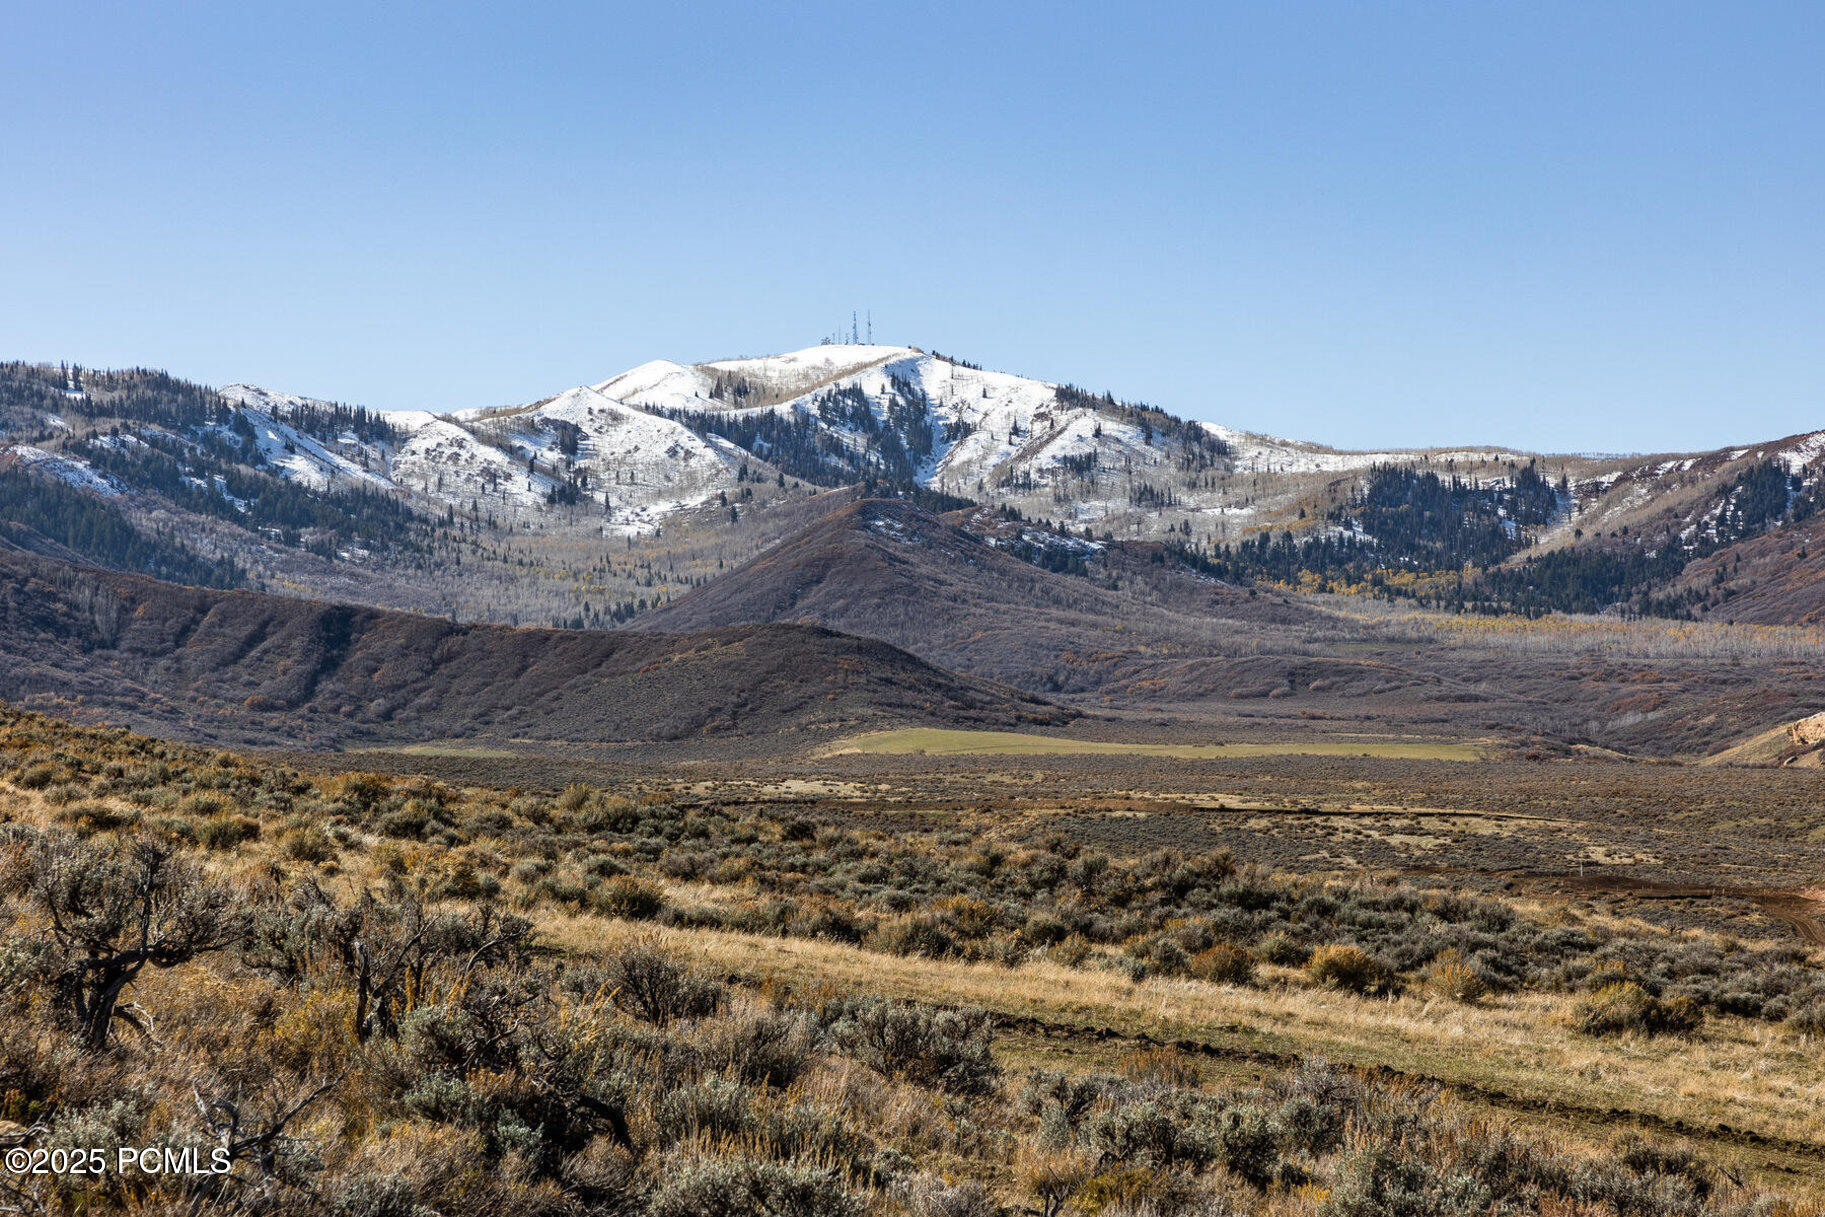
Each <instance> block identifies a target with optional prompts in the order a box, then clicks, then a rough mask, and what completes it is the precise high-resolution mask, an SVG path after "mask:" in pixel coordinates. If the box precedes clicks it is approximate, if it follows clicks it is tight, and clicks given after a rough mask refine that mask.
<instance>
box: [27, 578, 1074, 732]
mask: <svg viewBox="0 0 1825 1217" xmlns="http://www.w3.org/2000/svg"><path fill="white" fill-rule="evenodd" d="M0 654H4V655H5V657H6V663H5V664H4V666H0V699H3V700H6V701H10V702H13V703H16V704H19V705H24V706H28V707H33V708H39V709H51V710H55V711H56V712H58V713H61V714H65V715H70V716H75V717H83V718H94V719H100V720H104V721H109V722H118V723H123V724H127V725H131V726H134V727H138V728H142V729H146V730H156V731H158V732H160V733H161V734H175V735H179V736H184V737H188V738H194V739H202V740H209V741H220V742H234V743H244V744H287V745H298V744H304V745H308V746H336V745H346V744H351V743H357V742H375V741H389V740H391V741H411V742H416V741H423V740H435V739H441V738H449V737H467V738H475V739H491V738H492V739H508V738H514V739H538V740H557V741H576V742H607V741H621V740H665V739H681V738H689V737H695V736H702V735H759V734H766V733H773V732H781V731H802V730H808V729H813V728H817V727H824V726H845V727H847V726H852V725H855V724H876V723H890V722H902V721H904V722H933V723H940V722H953V721H956V722H972V723H995V724H1018V723H1025V722H1055V721H1062V719H1063V718H1064V717H1067V715H1066V714H1065V713H1064V712H1062V711H1059V710H1058V709H1057V708H1055V707H1052V706H1050V705H1047V704H1045V703H1043V702H1040V701H1038V700H1036V699H1033V698H1029V697H1024V696H1022V695H1019V694H1016V693H1014V692H1013V691H1012V690H1009V689H1006V688H1002V687H998V686H994V685H990V684H987V683H984V682H982V681H979V680H974V679H970V678H967V677H957V676H953V675H951V674H949V673H946V672H943V671H940V670H938V669H936V668H933V667H931V666H930V665H928V664H926V663H923V662H921V661H920V660H917V659H915V658H913V657H912V656H910V655H907V654H905V653H904V652H902V651H899V650H896V649H895V648H893V647H891V646H887V645H885V644H883V643H880V642H873V641H867V640H863V639H857V638H851V637H847V636H844V635H841V634H836V633H833V632H831V631H828V630H823V629H817V628H811V627H804V626H789V625H772V626H753V627H746V628H737V629H726V630H712V631H707V632H701V633H691V634H660V633H641V634H634V633H626V632H604V631H564V630H548V629H510V628H506V627H502V626H488V625H458V624H454V623H451V622H449V621H444V620H439V619H436V618H431V617H423V616H416V615H411V614H405V613H390V612H382V611H379V610H375V609H368V608H355V607H349V606H344V605H332V604H323V603H319V602H314V601H306V600H297V599H291V598H287V597H278V596H265V595H259V594H256V593H251V592H222V591H211V590H203V589H197V588H185V587H178V586H174V585H171V584H167V583H160V582H157V581H155V580H151V579H145V578H140V577H134V576H126V575H119V574H113V573H109V572H104V571H100V570H97V569H95V568H90V567H80V566H75V565H72V564H69V563H65V562H58V561H54V560H50V559H46V558H42V557H37V556H33V555H26V554H22V553H18V552H0Z"/></svg>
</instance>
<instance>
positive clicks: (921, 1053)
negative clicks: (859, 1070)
mask: <svg viewBox="0 0 1825 1217" xmlns="http://www.w3.org/2000/svg"><path fill="white" fill-rule="evenodd" d="M831 1035H832V1036H833V1037H834V1038H835V1040H836V1042H837V1043H838V1044H839V1045H840V1046H841V1047H842V1048H843V1050H844V1051H846V1052H848V1053H849V1054H850V1055H851V1056H853V1057H855V1058H856V1059H857V1060H859V1061H861V1062H862V1063H863V1064H865V1065H868V1066H869V1067H871V1068H873V1069H876V1070H878V1071H879V1072H881V1073H883V1074H886V1075H888V1076H889V1077H898V1078H904V1079H906V1080H907V1081H910V1082H916V1083H918V1084H919V1085H921V1086H930V1087H932V1088H934V1089H937V1090H947V1091H950V1092H951V1093H953V1094H964V1095H973V1094H988V1093H990V1092H991V1091H993V1090H994V1088H995V1085H996V1083H997V1082H998V1081H999V1080H1000V1077H1001V1068H1000V1066H998V1065H996V1064H995V1058H994V1056H993V1055H992V1054H991V1052H990V1040H991V1038H992V1037H991V1033H990V1030H989V1016H988V1014H987V1013H986V1012H984V1011H981V1010H932V1009H929V1008H927V1007H924V1006H913V1005H907V1004H905V1003H902V1002H897V1001H889V1000H885V999H881V998H852V999H850V1000H849V1001H848V1002H846V1003H844V1004H843V1005H842V1006H841V1007H840V1009H839V1011H838V1012H837V1016H836V1018H835V1020H834V1021H833V1022H832V1025H831Z"/></svg>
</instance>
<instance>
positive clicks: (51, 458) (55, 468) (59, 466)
mask: <svg viewBox="0 0 1825 1217" xmlns="http://www.w3.org/2000/svg"><path fill="white" fill-rule="evenodd" d="M9 452H10V453H11V454H12V455H13V457H14V459H16V460H17V461H18V462H19V463H20V464H22V465H28V466H30V467H32V468H33V469H35V470H37V471H38V472H39V473H45V474H49V475H50V476H52V477H54V478H56V479H57V480H58V481H60V482H64V483H66V484H67V485H70V486H74V487H76V488H77V489H78V490H90V491H93V492H95V493H96V494H101V495H107V496H109V497H113V496H114V495H118V494H120V493H121V488H120V484H119V483H118V482H116V481H115V480H114V479H113V478H111V477H109V476H108V475H107V474H105V473H103V472H102V471H101V470H99V469H97V468H95V466H93V465H91V464H89V462H87V461H85V460H83V459H82V458H81V457H79V456H70V455H69V454H67V453H63V452H52V451H49V450H48V449H45V448H40V447H37V446H36V445H33V444H15V445H13V446H12V447H10V448H0V455H4V454H6V453H9Z"/></svg>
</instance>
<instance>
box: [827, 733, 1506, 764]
mask: <svg viewBox="0 0 1825 1217" xmlns="http://www.w3.org/2000/svg"><path fill="white" fill-rule="evenodd" d="M845 752H861V753H871V754H877V755H886V756H912V755H921V756H1149V757H1169V758H1174V759H1178V760H1217V759H1220V758H1224V757H1264V756H1376V757H1384V758H1388V759H1391V760H1412V761H1478V760H1482V759H1483V758H1484V756H1485V755H1486V753H1487V750H1486V749H1485V748H1484V747H1483V746H1482V745H1480V744H1474V743H1460V742H1455V741H1450V740H1387V739H1379V738H1374V737H1360V736H1353V737H1350V738H1348V739H1339V738H1336V737H1332V738H1329V739H1305V740H1285V741H1275V742H1266V743H1230V744H1142V743H1123V742H1119V741H1109V740H1085V739H1061V738H1059V737H1058V736H1052V735H1027V734H1024V733H1021V732H1017V731H963V730H954V729H950V728H944V727H908V728H905V729H903V730H898V731H875V732H870V733H869V734H866V735H856V736H851V737H850V738H848V739H845V740H842V741H839V742H838V743H836V744H834V745H833V746H832V747H831V748H830V749H829V750H828V753H827V755H831V756H836V755H841V754H842V753H845Z"/></svg>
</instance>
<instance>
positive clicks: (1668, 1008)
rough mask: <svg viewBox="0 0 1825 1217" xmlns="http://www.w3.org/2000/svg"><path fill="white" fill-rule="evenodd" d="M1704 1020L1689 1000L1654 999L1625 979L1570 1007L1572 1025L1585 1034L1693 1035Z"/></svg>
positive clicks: (1590, 994)
mask: <svg viewBox="0 0 1825 1217" xmlns="http://www.w3.org/2000/svg"><path fill="white" fill-rule="evenodd" d="M1704 1019H1705V1014H1704V1011H1703V1010H1702V1009H1700V1008H1699V1005H1698V1003H1697V1002H1696V1001H1694V1000H1693V999H1692V998H1690V997H1687V996H1684V995H1683V994H1682V995H1679V996H1675V997H1667V998H1661V997H1656V996H1655V995H1654V994H1652V993H1649V992H1648V991H1647V990H1646V989H1644V988H1642V987H1641V986H1640V985H1638V984H1636V983H1635V982H1634V981H1628V980H1625V981H1620V982H1617V983H1614V984H1608V985H1605V986H1604V987H1603V988H1601V989H1598V990H1597V991H1596V992H1595V993H1587V994H1585V995H1584V996H1582V997H1580V998H1579V999H1578V1000H1577V1002H1576V1003H1575V1004H1574V1005H1573V1007H1572V1025H1573V1026H1574V1027H1576V1028H1577V1029H1578V1030H1580V1031H1582V1032H1584V1033H1585V1034H1586V1035H1622V1034H1625V1033H1627V1032H1636V1033H1638V1034H1641V1035H1692V1034H1693V1033H1695V1032H1696V1031H1697V1030H1698V1029H1699V1027H1700V1026H1702V1025H1703V1023H1704Z"/></svg>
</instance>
